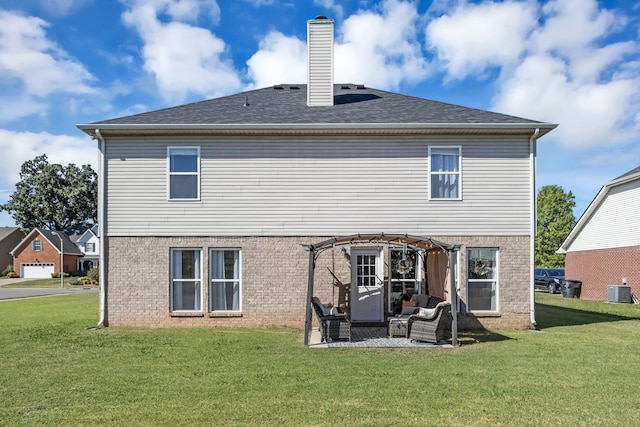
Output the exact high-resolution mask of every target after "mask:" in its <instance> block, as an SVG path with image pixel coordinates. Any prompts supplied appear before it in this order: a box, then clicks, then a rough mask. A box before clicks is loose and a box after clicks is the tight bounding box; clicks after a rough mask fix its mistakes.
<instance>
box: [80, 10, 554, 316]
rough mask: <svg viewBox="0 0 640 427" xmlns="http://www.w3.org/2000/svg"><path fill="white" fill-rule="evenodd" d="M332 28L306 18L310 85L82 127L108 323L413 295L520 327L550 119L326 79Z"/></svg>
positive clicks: (529, 297) (385, 306) (297, 312)
mask: <svg viewBox="0 0 640 427" xmlns="http://www.w3.org/2000/svg"><path fill="white" fill-rule="evenodd" d="M333 31H334V29H333V21H332V20H329V19H326V18H324V19H323V18H322V17H319V18H316V19H313V20H310V21H309V22H308V43H309V46H308V56H309V66H308V82H307V83H306V84H282V85H276V86H272V87H266V88H262V89H257V90H251V91H247V92H243V93H239V94H235V95H231V96H225V97H221V98H216V99H210V100H206V101H202V102H197V103H193V104H187V105H181V106H177V107H173V108H167V109H163V110H158V111H151V112H147V113H142V114H136V115H132V116H127V117H121V118H116V119H112V120H104V121H99V122H95V123H89V124H81V125H78V127H79V128H80V129H81V130H83V131H84V132H86V133H87V134H88V135H90V136H92V137H93V138H95V139H96V140H97V141H98V146H99V152H100V165H99V178H100V182H99V189H100V198H99V206H100V208H99V222H100V224H101V225H102V230H101V233H102V239H101V241H100V242H101V245H103V248H102V251H101V254H102V256H103V260H102V261H103V262H102V263H101V267H102V268H101V275H102V276H101V284H102V289H101V319H100V322H101V323H102V324H104V325H107V324H109V325H138V326H141V325H147V326H246V327H254V326H263V325H288V326H296V327H300V326H301V325H302V324H303V323H304V322H305V320H306V316H307V314H308V305H307V304H308V299H309V293H310V292H312V293H314V294H315V295H317V296H319V297H320V298H321V299H322V300H323V301H332V302H334V303H336V304H337V303H345V304H347V305H348V306H349V307H348V308H349V310H350V313H351V319H352V321H362V322H370V321H384V319H385V318H386V317H388V316H389V315H390V314H391V313H392V311H393V305H394V302H395V299H396V298H397V297H398V295H399V293H400V292H401V289H402V288H403V287H411V288H414V290H418V291H420V292H423V293H425V292H429V293H431V294H434V295H440V296H442V297H445V298H447V299H448V300H450V301H452V302H454V303H455V304H454V307H455V309H456V310H457V311H458V320H459V325H460V327H461V328H477V327H482V326H485V327H492V328H530V327H532V325H533V324H534V322H535V316H534V299H533V280H532V270H533V236H534V233H535V218H534V217H535V202H534V200H535V161H536V142H537V139H538V138H539V137H541V136H543V135H544V134H546V133H547V132H549V131H550V130H552V129H553V128H554V127H555V125H553V124H549V123H542V122H538V121H534V120H528V119H523V118H519V117H513V116H508V115H504V114H498V113H494V112H489V111H482V110H478V109H473V108H466V107H461V106H457V105H450V104H445V103H442V102H437V101H432V100H428V99H422V98H416V97H412V96H406V95H401V94H398V93H392V92H387V91H382V90H377V89H374V88H369V87H366V86H364V85H358V84H335V83H334V82H333ZM358 235H360V236H361V237H362V236H365V235H366V236H367V239H362V238H358ZM344 236H354V237H353V238H345V237H344ZM389 236H393V237H392V238H389ZM403 236H406V237H403ZM409 236H420V238H419V239H418V240H415V239H410V238H409ZM332 239H333V240H332ZM320 242H323V243H322V245H318V243H320ZM327 242H328V243H327ZM331 242H334V243H331ZM425 242H427V243H426V244H425ZM428 242H431V243H428ZM440 242H441V243H440ZM419 243H420V244H419ZM451 251H454V253H455V256H453V257H449V256H448V253H449V252H451ZM310 253H312V263H311V264H312V268H310V267H309V262H308V261H309V254H310ZM447 271H449V272H451V271H452V272H453V274H447ZM309 274H311V275H313V278H314V280H313V283H314V285H313V289H312V290H311V291H310V290H309V289H310V287H309V286H308V283H309V282H310V281H309ZM450 277H453V278H454V279H453V280H454V281H455V282H456V283H455V284H454V286H453V287H448V286H447V283H448V282H450V280H449V281H448V279H447V278H450ZM450 284H451V283H449V285H450ZM448 289H455V293H456V295H452V294H451V292H449V291H448Z"/></svg>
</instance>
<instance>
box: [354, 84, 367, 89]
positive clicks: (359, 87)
mask: <svg viewBox="0 0 640 427" xmlns="http://www.w3.org/2000/svg"><path fill="white" fill-rule="evenodd" d="M356 89H358V90H360V89H366V87H364V85H357V86H356Z"/></svg>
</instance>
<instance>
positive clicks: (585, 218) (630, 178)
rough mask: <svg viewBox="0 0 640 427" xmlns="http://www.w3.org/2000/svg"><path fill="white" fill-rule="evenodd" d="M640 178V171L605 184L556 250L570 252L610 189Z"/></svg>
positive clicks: (564, 252)
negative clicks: (570, 248)
mask: <svg viewBox="0 0 640 427" xmlns="http://www.w3.org/2000/svg"><path fill="white" fill-rule="evenodd" d="M639 178H640V172H639V173H635V174H632V175H626V176H622V177H620V178H616V179H614V180H611V181H609V182H608V183H606V184H605V185H603V186H602V187H601V188H600V191H598V194H596V197H594V198H593V200H592V201H591V203H590V204H589V206H587V209H586V210H585V211H584V213H583V214H582V216H580V219H579V220H578V222H576V225H575V226H574V227H573V229H572V230H571V232H570V233H569V235H568V236H567V238H566V239H565V240H564V242H562V245H560V248H559V249H558V250H557V251H556V252H557V253H559V254H566V253H567V252H568V250H569V247H570V246H571V244H572V243H573V241H574V240H575V238H576V237H577V236H578V234H580V231H582V229H583V228H584V226H585V225H586V223H587V222H588V221H589V219H590V218H591V216H592V215H593V213H594V212H595V211H596V209H598V207H599V206H600V204H601V203H602V200H604V198H605V197H606V195H607V194H609V191H611V189H612V188H613V187H617V186H619V185H623V184H626V183H628V182H631V181H635V180H637V179H639Z"/></svg>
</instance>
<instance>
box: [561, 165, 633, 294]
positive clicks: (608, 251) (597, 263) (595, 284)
mask: <svg viewBox="0 0 640 427" xmlns="http://www.w3.org/2000/svg"><path fill="white" fill-rule="evenodd" d="M638 206H640V167H637V168H635V169H633V170H631V171H629V172H627V173H625V174H623V175H621V176H619V177H617V178H615V179H613V180H612V181H610V182H608V183H607V184H605V185H604V186H603V187H602V188H601V189H600V191H599V192H598V194H597V195H596V197H595V198H594V199H593V201H592V202H591V204H590V205H589V207H588V208H587V210H586V211H585V212H584V214H583V215H582V216H581V217H580V219H579V220H578V222H577V223H576V225H575V227H574V228H573V230H571V233H569V235H568V236H567V238H566V239H565V241H564V243H562V246H561V247H560V249H559V250H558V252H560V253H564V254H566V258H565V277H566V278H567V279H575V280H580V281H582V289H581V293H580V298H583V299H591V300H607V298H608V295H607V291H608V287H609V285H622V284H623V282H626V283H624V284H626V285H627V286H630V287H631V293H633V294H635V295H640V210H639V209H638Z"/></svg>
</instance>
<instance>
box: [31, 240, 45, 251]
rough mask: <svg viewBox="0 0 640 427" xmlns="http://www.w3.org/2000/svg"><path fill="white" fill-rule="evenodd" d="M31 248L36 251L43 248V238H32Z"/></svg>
mask: <svg viewBox="0 0 640 427" xmlns="http://www.w3.org/2000/svg"><path fill="white" fill-rule="evenodd" d="M31 250H32V251H34V252H38V251H41V250H42V240H32V241H31Z"/></svg>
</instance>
